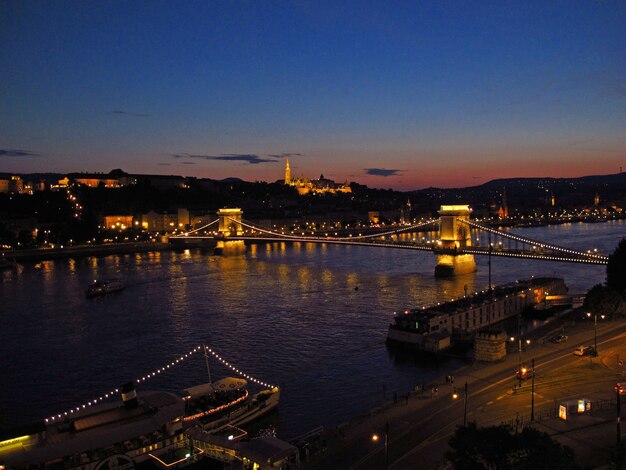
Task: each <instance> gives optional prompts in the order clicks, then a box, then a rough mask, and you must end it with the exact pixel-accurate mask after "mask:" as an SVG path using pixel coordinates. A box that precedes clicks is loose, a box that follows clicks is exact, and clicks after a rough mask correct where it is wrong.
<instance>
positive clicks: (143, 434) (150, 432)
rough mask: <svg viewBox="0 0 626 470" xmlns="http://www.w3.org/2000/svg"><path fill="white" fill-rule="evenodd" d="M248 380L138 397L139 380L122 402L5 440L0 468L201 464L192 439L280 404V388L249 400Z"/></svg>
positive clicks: (102, 469)
mask: <svg viewBox="0 0 626 470" xmlns="http://www.w3.org/2000/svg"><path fill="white" fill-rule="evenodd" d="M246 384H247V382H246V381H245V380H244V379H241V378H236V377H227V378H225V379H222V380H218V381H217V382H213V383H207V384H202V385H198V386H195V387H192V388H189V389H187V390H185V391H183V392H182V393H180V394H176V393H171V392H165V391H146V392H142V393H138V392H137V391H136V390H135V387H134V384H133V383H132V382H130V383H127V384H125V385H124V386H123V387H122V389H121V397H122V402H108V403H99V404H93V405H89V406H87V408H85V407H84V406H83V407H82V408H80V410H79V409H78V408H76V410H72V411H71V412H69V413H65V414H63V415H58V419H55V420H46V421H47V422H44V423H38V424H36V425H34V426H32V427H30V428H28V429H24V430H22V431H20V432H15V433H13V434H11V435H8V436H0V468H6V469H16V470H20V469H27V468H28V469H32V468H51V466H52V467H53V468H57V469H71V470H78V469H81V470H106V469H109V468H117V469H131V468H134V467H135V465H136V464H141V463H142V462H152V463H153V464H156V465H157V466H162V467H163V468H171V467H182V466H186V465H189V464H191V463H193V462H196V461H198V460H199V459H201V458H202V457H203V453H204V451H203V450H202V449H201V448H199V447H196V446H192V445H191V442H193V441H192V440H190V439H189V438H188V437H187V433H188V432H190V431H191V430H192V429H201V430H202V431H203V432H204V433H207V434H211V435H212V434H215V433H218V432H220V431H223V430H224V429H225V428H226V427H228V426H236V425H244V424H246V423H249V422H251V421H252V420H254V419H257V418H259V417H261V416H263V415H265V414H267V413H268V412H269V411H271V410H273V409H274V408H276V407H277V406H278V399H279V396H280V392H279V389H278V388H277V387H275V388H273V389H270V390H262V391H261V392H259V393H257V394H255V395H254V396H253V397H250V395H249V393H248V391H247V390H246V388H245V386H246Z"/></svg>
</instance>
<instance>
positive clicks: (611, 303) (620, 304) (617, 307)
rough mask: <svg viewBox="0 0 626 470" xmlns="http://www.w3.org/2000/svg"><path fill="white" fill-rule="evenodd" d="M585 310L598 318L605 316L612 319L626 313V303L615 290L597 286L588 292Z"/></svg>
mask: <svg viewBox="0 0 626 470" xmlns="http://www.w3.org/2000/svg"><path fill="white" fill-rule="evenodd" d="M583 308H584V309H585V310H587V311H589V312H591V313H595V314H596V315H598V316H600V315H604V316H606V317H607V318H610V319H612V318H614V317H616V316H617V315H619V314H622V315H623V314H624V313H626V301H624V299H623V298H622V296H621V295H619V294H618V293H617V292H616V291H615V290H614V289H611V288H610V287H607V286H603V285H602V284H596V285H595V286H593V287H592V288H591V289H590V290H589V292H587V295H586V296H585V301H584V303H583Z"/></svg>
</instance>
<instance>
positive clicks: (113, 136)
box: [0, 0, 626, 190]
mask: <svg viewBox="0 0 626 470" xmlns="http://www.w3.org/2000/svg"><path fill="white" fill-rule="evenodd" d="M0 70H1V75H0V76H1V79H0V111H1V112H0V171H5V172H21V173H26V172H43V171H51V172H73V171H104V172H108V171H109V170H111V169H114V168H122V169H123V170H125V171H128V172H131V173H151V174H178V175H188V176H197V177H206V178H214V179H222V178H226V177H239V178H242V179H245V180H248V181H255V180H262V181H275V180H277V179H280V178H282V177H283V171H284V164H285V161H284V159H285V157H286V156H288V157H289V160H290V163H291V168H292V175H293V176H300V175H304V176H307V177H310V178H314V177H318V176H319V175H320V173H323V174H324V176H325V177H329V178H332V179H335V180H336V181H341V182H343V181H344V180H349V181H356V182H359V183H362V184H367V185H368V186H370V187H380V188H394V189H400V190H409V189H417V188H423V187H427V186H440V187H455V186H468V185H474V184H480V183H483V182H485V181H488V180H490V179H493V178H500V177H516V176H552V177H570V176H582V175H588V174H607V173H617V172H618V171H619V168H620V166H624V167H626V2H624V1H622V0H620V1H603V0H598V1H592V0H585V1H572V0H566V1H562V2H548V1H545V0H543V1H536V2H535V1H515V2H514V1H506V0H497V1H493V2H471V1H458V2H451V1H442V0H438V1H415V0H411V1H405V2H403V1H389V2H388V1H357V2H348V1H341V2H338V1H336V0H335V1H328V2H325V1H314V2H313V1H312V2H302V1H284V2H282V1H267V2H265V1H249V2H248V1H236V0H229V1H211V0H204V1H189V0H185V1H147V2H140V1H125V2H116V1H106V0H102V1H80V0H76V1H60V0H54V1H49V2H46V1H26V0H17V1H8V0H3V1H2V2H0Z"/></svg>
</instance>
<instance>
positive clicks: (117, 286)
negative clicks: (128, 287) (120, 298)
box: [86, 279, 124, 297]
mask: <svg viewBox="0 0 626 470" xmlns="http://www.w3.org/2000/svg"><path fill="white" fill-rule="evenodd" d="M122 289H124V283H123V282H122V280H121V279H107V280H103V281H98V280H94V281H93V283H92V284H91V285H90V286H89V287H87V292H86V294H87V297H96V296H99V295H104V294H110V293H111V292H119V291H121V290H122Z"/></svg>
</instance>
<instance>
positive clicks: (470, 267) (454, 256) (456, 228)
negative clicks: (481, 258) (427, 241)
mask: <svg viewBox="0 0 626 470" xmlns="http://www.w3.org/2000/svg"><path fill="white" fill-rule="evenodd" d="M471 213H472V209H470V207H469V206H467V205H454V206H441V208H440V209H439V216H440V219H439V239H440V240H441V241H440V242H439V243H438V246H437V248H436V249H435V253H436V254H437V266H435V276H437V277H449V276H459V275H461V274H468V273H473V272H475V271H476V261H475V260H474V255H470V254H467V253H463V248H465V247H469V246H472V236H471V233H470V227H469V226H468V225H466V224H464V223H462V222H459V219H461V220H469V216H470V214H471Z"/></svg>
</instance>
